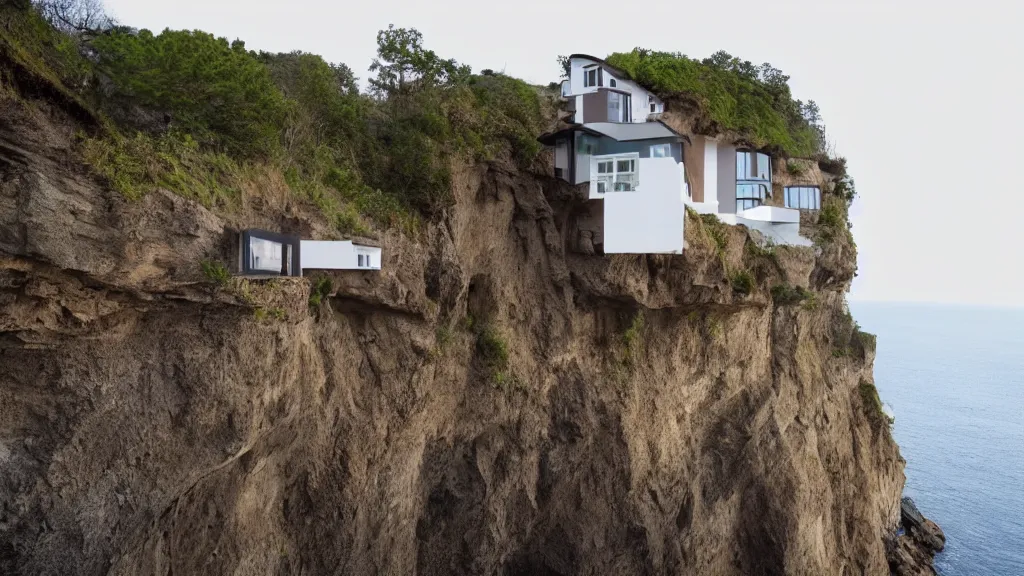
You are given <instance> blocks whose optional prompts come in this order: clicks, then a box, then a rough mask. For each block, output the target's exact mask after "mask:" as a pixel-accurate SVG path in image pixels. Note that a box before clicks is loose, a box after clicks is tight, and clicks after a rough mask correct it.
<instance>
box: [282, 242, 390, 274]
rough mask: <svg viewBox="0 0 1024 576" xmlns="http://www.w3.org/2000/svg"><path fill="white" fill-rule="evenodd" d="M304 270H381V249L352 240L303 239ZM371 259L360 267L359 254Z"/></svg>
mask: <svg viewBox="0 0 1024 576" xmlns="http://www.w3.org/2000/svg"><path fill="white" fill-rule="evenodd" d="M301 249H302V269H303V270H360V269H366V270H380V266H381V255H382V252H381V249H380V248H378V247H376V246H363V245H361V244H353V243H352V241H351V240H303V241H302V248H301ZM360 254H362V255H363V256H364V257H366V258H368V259H369V265H368V266H366V265H364V266H363V268H360V267H359V255H360Z"/></svg>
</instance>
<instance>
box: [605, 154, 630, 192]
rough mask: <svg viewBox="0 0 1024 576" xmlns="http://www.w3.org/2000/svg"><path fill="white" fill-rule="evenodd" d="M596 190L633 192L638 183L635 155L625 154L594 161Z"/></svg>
mask: <svg viewBox="0 0 1024 576" xmlns="http://www.w3.org/2000/svg"><path fill="white" fill-rule="evenodd" d="M596 165H597V174H596V177H595V178H594V180H596V182H597V191H598V192H599V193H601V194H603V193H605V192H608V191H614V192H633V191H635V190H636V187H637V186H638V185H639V178H638V175H637V170H636V165H637V157H636V156H635V155H633V156H625V157H617V158H609V159H607V160H604V159H602V160H600V161H598V162H596Z"/></svg>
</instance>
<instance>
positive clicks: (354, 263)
mask: <svg viewBox="0 0 1024 576" xmlns="http://www.w3.org/2000/svg"><path fill="white" fill-rule="evenodd" d="M381 257H382V251H381V248H380V247H379V246H372V245H370V244H369V243H367V242H359V243H357V242H353V241H351V240H300V239H299V237H298V236H291V235H286V234H278V233H275V232H267V231H265V230H245V231H243V232H242V233H241V234H240V235H239V250H238V270H239V273H240V274H242V275H243V276H302V271H303V270H380V269H381Z"/></svg>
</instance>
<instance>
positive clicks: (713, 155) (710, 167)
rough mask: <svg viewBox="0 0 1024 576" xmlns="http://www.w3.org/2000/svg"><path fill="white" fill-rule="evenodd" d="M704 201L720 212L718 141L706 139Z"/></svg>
mask: <svg viewBox="0 0 1024 576" xmlns="http://www.w3.org/2000/svg"><path fill="white" fill-rule="evenodd" d="M704 203H705V204H711V205H714V206H715V212H718V142H716V141H714V140H712V139H710V138H705V139H704Z"/></svg>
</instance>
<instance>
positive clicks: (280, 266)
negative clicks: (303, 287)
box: [238, 230, 302, 276]
mask: <svg viewBox="0 0 1024 576" xmlns="http://www.w3.org/2000/svg"><path fill="white" fill-rule="evenodd" d="M240 237H241V239H240V244H241V246H240V247H239V248H240V249H239V265H238V270H239V272H240V273H241V274H243V275H245V276H302V264H301V258H300V256H301V255H300V253H299V247H300V246H301V241H300V240H299V237H298V236H289V235H286V234H278V233H276V232H268V231H266V230H245V231H243V232H242V234H241V235H240Z"/></svg>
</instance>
